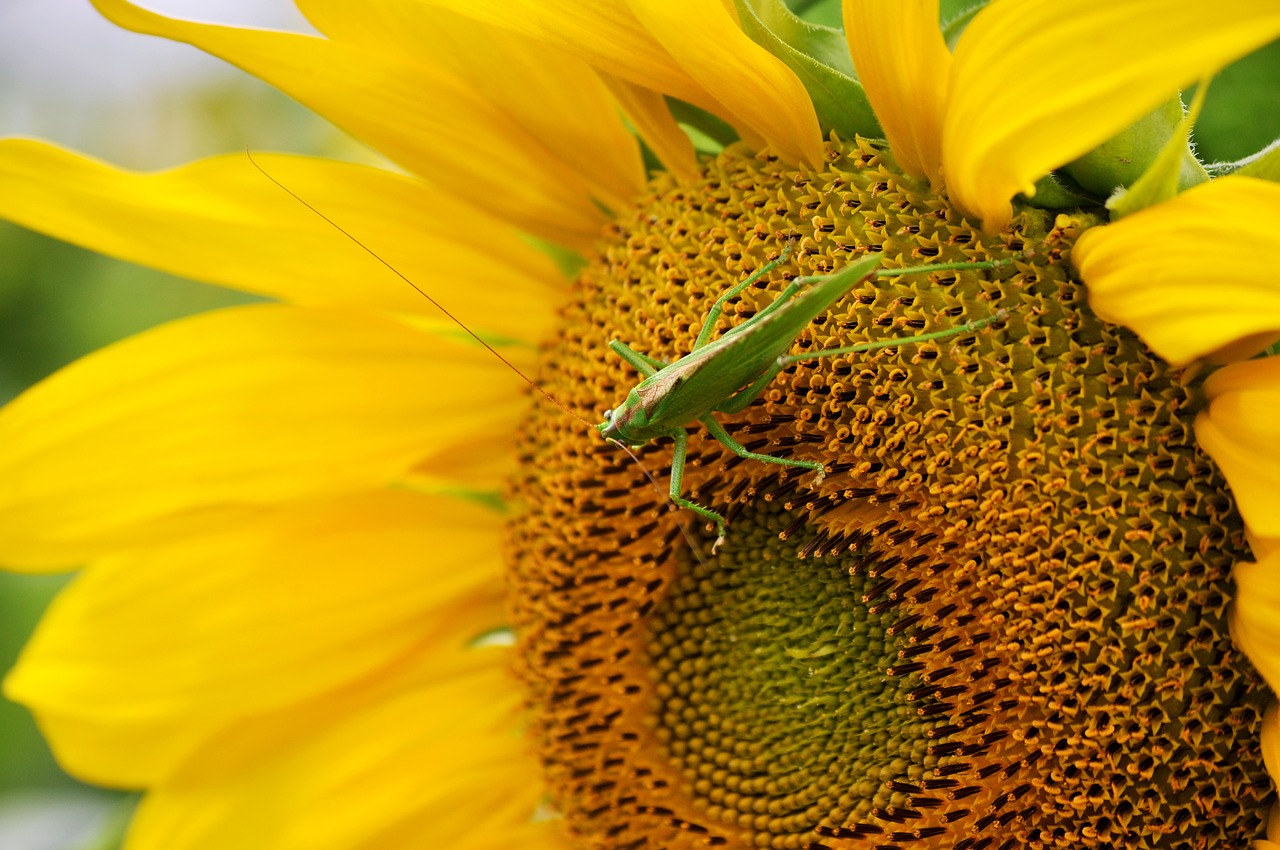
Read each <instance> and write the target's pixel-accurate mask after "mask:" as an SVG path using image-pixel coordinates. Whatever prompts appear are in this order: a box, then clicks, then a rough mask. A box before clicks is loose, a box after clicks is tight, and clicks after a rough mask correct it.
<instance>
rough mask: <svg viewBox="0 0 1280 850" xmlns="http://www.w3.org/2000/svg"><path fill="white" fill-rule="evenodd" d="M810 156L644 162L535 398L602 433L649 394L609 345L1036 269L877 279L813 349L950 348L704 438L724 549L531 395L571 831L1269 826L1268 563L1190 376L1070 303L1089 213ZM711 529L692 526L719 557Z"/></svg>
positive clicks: (666, 845)
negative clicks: (792, 306) (1232, 599)
mask: <svg viewBox="0 0 1280 850" xmlns="http://www.w3.org/2000/svg"><path fill="white" fill-rule="evenodd" d="M829 154H830V156H829V162H828V164H827V166H826V167H825V168H824V169H822V170H820V171H816V172H808V171H796V170H794V169H792V168H791V167H788V166H786V165H784V164H782V163H781V162H779V161H776V160H774V159H771V158H769V157H767V156H761V157H752V156H749V155H746V154H744V153H741V152H738V151H735V150H732V149H731V150H729V151H727V152H725V153H724V154H723V155H721V156H720V158H719V159H717V160H716V161H715V162H713V163H710V164H709V165H708V167H707V170H706V173H705V175H704V177H703V179H702V180H701V181H699V182H697V183H692V184H687V183H680V182H678V181H676V180H675V179H673V178H670V177H659V178H657V179H656V180H655V181H654V183H653V185H652V187H651V189H652V191H651V195H650V196H649V197H648V198H646V199H645V201H644V202H643V203H642V204H640V205H639V207H638V208H637V210H636V211H635V212H634V213H633V214H631V215H630V216H629V217H624V218H623V219H621V220H620V222H619V223H618V225H617V227H616V231H615V232H614V233H613V234H612V235H611V238H610V241H609V244H608V246H607V248H606V249H605V250H604V251H603V253H602V255H601V256H600V257H599V258H597V259H596V260H594V261H593V262H592V263H591V264H590V265H589V266H588V267H587V269H586V270H585V271H584V272H583V274H582V277H581V279H580V281H579V286H578V289H577V292H576V297H575V299H574V301H573V303H572V304H571V305H570V306H569V308H568V309H567V311H566V314H565V317H564V322H563V332H562V334H561V336H560V337H559V338H558V339H557V340H555V341H554V343H553V344H552V345H551V346H550V347H549V348H548V350H547V352H546V356H545V360H544V368H543V371H542V380H543V381H544V382H545V385H546V387H547V388H548V390H549V391H550V392H551V393H552V394H554V395H556V396H557V397H558V398H560V399H562V400H564V401H566V402H569V403H571V404H572V405H574V406H576V407H577V408H578V409H579V410H581V412H582V413H583V415H584V416H586V417H587V418H588V419H592V420H598V419H599V418H600V417H601V414H602V412H603V411H604V410H605V409H606V408H608V407H611V406H613V404H614V403H616V401H617V399H619V398H621V396H622V395H623V394H625V391H626V389H627V388H628V387H629V386H631V385H633V384H634V383H635V382H636V380H637V377H636V376H635V375H634V374H633V373H632V371H631V370H630V369H629V368H628V367H627V366H625V364H622V363H620V362H619V361H618V360H617V359H616V358H614V357H612V356H611V355H610V354H609V352H608V349H607V347H606V344H607V342H608V340H609V339H611V338H617V339H621V340H624V341H626V342H627V343H628V344H630V345H631V346H632V347H633V348H634V349H636V350H637V351H641V352H644V353H646V354H648V355H650V356H652V357H658V358H662V359H667V360H670V359H673V358H675V357H677V356H679V355H680V354H683V353H685V352H686V351H687V350H688V347H689V345H690V344H691V343H692V340H693V338H694V336H695V335H696V334H697V331H698V327H699V324H700V322H701V317H702V315H703V314H704V312H705V311H706V309H707V308H708V307H709V306H710V304H711V302H712V301H713V300H714V299H715V298H716V297H717V296H718V295H719V293H720V292H722V291H723V290H724V289H725V288H726V287H728V286H729V285H731V284H732V283H733V282H735V281H736V280H739V279H741V278H742V277H743V276H745V275H746V274H748V273H749V272H751V271H752V270H753V269H755V268H758V267H759V266H760V265H762V264H763V263H764V262H766V261H767V259H769V258H771V257H774V256H776V255H777V253H778V251H779V250H780V248H781V246H782V244H783V242H784V240H786V239H795V240H797V243H796V244H797V248H796V250H795V251H793V253H792V256H791V257H789V258H788V263H787V264H786V265H784V266H782V267H781V268H779V269H778V270H777V272H775V273H774V274H773V275H771V276H770V277H769V278H768V279H767V280H765V281H762V282H761V286H760V288H759V289H758V290H756V291H748V292H746V293H744V294H743V296H742V297H741V299H740V300H739V301H738V302H737V303H736V304H735V305H733V307H732V308H731V309H730V310H729V311H727V319H726V320H725V324H724V327H728V326H729V325H730V324H733V323H737V322H740V321H743V320H744V319H746V318H748V317H750V316H751V315H752V314H754V312H755V311H757V310H759V309H760V308H761V307H763V306H764V305H765V304H767V303H768V302H769V300H770V299H771V298H772V297H773V296H774V295H776V293H777V292H778V291H779V290H780V288H781V286H782V285H783V284H784V283H785V281H786V280H787V279H789V278H791V277H794V276H796V275H798V274H814V273H823V272H826V271H830V270H833V269H836V268H838V267H840V266H841V265H842V264H844V263H846V262H847V261H848V260H849V259H851V258H853V257H857V256H861V255H862V254H864V253H865V252H867V251H877V252H880V254H881V255H882V256H883V258H884V264H885V265H886V266H901V265H913V264H918V263H922V262H930V261H937V262H946V261H961V260H983V259H989V258H993V257H994V258H999V257H1007V256H1018V257H1019V259H1018V261H1017V262H1016V263H1015V264H1014V265H1013V266H1012V267H1010V268H1005V269H1001V270H1000V271H998V272H983V273H974V272H969V271H966V272H939V273H933V274H929V275H917V276H911V277H904V278H894V279H880V280H874V279H873V280H869V281H867V282H865V283H864V284H862V285H860V286H859V287H857V288H856V289H855V290H854V291H853V292H852V293H851V294H850V296H849V297H848V298H847V299H845V300H844V301H843V302H841V303H840V304H838V305H837V306H836V307H835V308H834V309H833V310H832V311H831V312H830V313H829V314H828V315H826V316H825V317H822V318H820V319H819V320H818V321H816V322H815V323H814V324H813V325H812V326H811V328H810V330H809V331H808V332H806V334H804V335H803V336H802V337H801V338H800V340H799V341H798V343H797V350H805V349H808V350H819V349H824V348H833V347H837V346H843V345H850V344H852V343H856V342H860V341H864V340H870V339H878V338H883V337H885V336H909V335H911V334H913V333H920V332H925V331H933V330H940V329H943V328H947V327H951V326H954V325H956V324H960V323H963V322H965V321H968V320H973V319H981V318H985V317H987V316H990V315H991V314H992V312H993V311H996V310H999V309H1003V310H1007V311H1008V317H1007V319H1005V320H1002V321H1000V322H997V323H995V324H993V325H991V326H990V327H988V328H984V329H983V330H980V331H975V332H974V333H972V334H966V335H962V336H958V337H954V338H951V339H947V340H943V341H941V342H939V343H936V344H927V343H926V344H920V345H911V346H901V347H898V348H891V349H885V350H881V351H878V352H874V353H871V354H866V355H854V356H850V357H848V358H836V359H831V360H817V361H811V362H802V363H798V364H795V365H794V366H792V367H790V368H789V369H787V370H786V371H785V372H784V373H783V374H782V375H780V376H779V377H778V379H777V380H776V381H775V382H774V384H773V385H772V386H771V387H770V388H769V389H768V390H767V391H766V392H765V393H764V394H763V395H762V396H761V398H760V399H759V400H758V401H757V403H756V404H754V405H753V406H752V407H751V408H749V409H748V410H747V411H746V412H744V413H742V414H740V415H737V416H732V417H726V418H725V421H726V424H727V427H728V429H729V431H730V432H731V433H733V434H734V435H735V436H736V437H737V439H739V440H740V441H741V442H743V443H745V444H746V445H747V446H748V448H751V449H753V450H756V451H761V452H765V453H769V454H775V455H786V456H790V457H795V458H802V459H807V460H818V461H821V462H822V463H824V464H825V465H826V467H827V470H828V473H829V474H828V475H827V476H826V478H825V480H823V481H821V482H820V483H818V482H816V481H815V480H814V476H812V475H811V474H809V473H805V472H803V471H789V470H783V469H780V468H779V467H776V466H770V465H765V464H761V463H758V462H750V461H742V460H740V459H738V458H737V457H735V456H734V455H732V454H731V453H730V452H728V451H727V450H726V449H725V448H724V447H723V446H721V445H720V444H719V443H716V442H715V441H713V440H710V439H709V438H706V436H705V435H704V434H702V433H701V430H700V429H695V430H694V431H693V432H692V433H693V434H694V436H692V438H691V455H692V459H691V462H690V466H689V468H688V470H687V473H686V488H687V489H688V490H691V491H692V493H693V496H694V498H696V499H697V500H698V501H699V502H700V503H701V504H707V505H709V506H711V507H713V508H714V509H716V510H720V511H723V512H725V513H726V514H727V515H728V516H729V518H730V526H729V536H728V541H727V543H726V545H725V546H724V548H723V549H722V550H721V551H720V552H719V553H717V554H716V555H714V556H712V555H711V554H710V553H709V547H703V551H702V553H701V554H700V555H699V554H697V553H694V552H691V550H690V546H689V544H688V541H687V540H686V539H684V538H683V537H682V535H681V532H680V530H679V526H680V525H681V524H682V523H683V524H687V525H691V526H694V527H695V528H696V526H697V523H696V522H690V519H691V518H690V516H689V515H688V514H686V513H676V512H672V511H671V510H669V506H668V504H667V502H666V500H665V498H664V497H663V492H664V491H665V476H666V473H667V468H668V465H669V463H670V447H669V446H668V445H654V446H650V447H647V448H646V449H645V450H644V451H643V452H642V453H641V456H642V458H643V462H644V464H645V466H646V467H647V468H648V470H649V471H650V472H652V473H653V474H654V475H655V476H656V477H657V478H658V479H659V483H658V486H656V487H655V486H654V485H653V484H652V483H651V482H650V481H649V480H647V478H646V473H645V470H643V469H641V468H639V467H638V466H637V465H636V464H635V463H633V462H632V461H631V460H630V459H629V458H627V457H626V456H625V455H623V454H621V453H620V452H618V451H617V450H616V449H615V448H613V447H612V446H609V445H607V444H604V443H603V442H602V441H601V440H600V439H599V438H598V435H596V434H595V433H593V432H588V431H587V429H584V428H582V427H581V425H580V423H577V422H574V421H573V420H571V419H569V417H566V416H564V415H563V414H562V413H561V412H559V411H556V410H555V409H553V408H550V407H549V406H541V407H540V408H539V409H538V410H537V412H536V413H535V414H534V415H533V417H532V419H531V420H530V423H529V426H528V428H527V430H526V432H525V436H524V438H523V441H522V464H523V465H522V472H521V474H520V476H519V477H518V479H517V481H516V483H515V487H514V491H515V493H516V495H517V496H518V498H519V501H520V502H521V506H522V508H521V511H520V512H519V513H518V514H517V515H516V517H515V519H514V520H513V521H512V524H511V535H510V544H509V545H510V552H511V562H512V564H513V568H512V579H513V582H514V585H515V591H516V592H515V593H514V594H513V596H514V598H515V600H516V603H515V610H514V617H515V620H516V623H517V627H518V631H519V635H520V656H521V658H522V662H521V672H522V675H523V677H524V679H525V681H526V682H527V684H528V687H529V689H530V694H531V697H530V705H531V709H532V717H533V722H532V730H533V734H534V735H535V738H536V740H537V741H538V742H539V747H540V750H541V753H542V756H543V759H544V762H545V764H546V768H547V773H548V776H549V778H550V782H551V786H552V788H553V792H554V797H555V802H556V805H557V806H558V807H559V808H560V809H561V811H563V813H564V815H565V817H566V822H567V824H568V826H569V828H570V830H571V832H572V833H573V834H574V835H575V836H576V837H577V838H578V840H579V841H580V843H581V844H582V845H583V846H585V847H593V848H611V850H624V848H627V850H639V848H652V849H653V850H658V848H661V849H662V850H679V848H686V847H703V846H708V845H711V846H726V847H744V848H745V847H762V846H767V847H778V848H822V847H831V848H845V847H880V848H893V847H912V848H917V847H921V848H923V847H948V848H958V850H980V848H996V847H1045V848H1049V847H1052V848H1073V850H1074V848H1082V847H1120V848H1156V847H1167V848H1173V847H1178V848H1184V847H1186V848H1194V847H1206V848H1207V847H1220V846H1243V844H1244V843H1245V842H1246V841H1247V840H1249V839H1252V838H1256V837H1259V836H1260V834H1261V832H1262V825H1263V822H1264V819H1265V816H1266V806H1267V802H1268V801H1269V800H1270V799H1271V796H1272V789H1271V783H1270V781H1269V779H1268V778H1267V775H1266V772H1265V770H1264V768H1263V765H1262V760H1261V756H1260V750H1259V744H1258V734H1259V729H1260V724H1261V719H1262V709H1263V707H1264V705H1265V703H1266V701H1267V698H1268V696H1267V691H1266V688H1265V686H1264V685H1263V684H1262V683H1261V680H1260V679H1259V678H1258V676H1257V675H1256V674H1255V673H1254V672H1253V671H1252V669H1251V668H1250V667H1249V666H1248V664H1247V663H1246V662H1245V661H1244V659H1243V657H1242V656H1241V655H1240V654H1239V653H1237V652H1236V651H1235V650H1234V648H1233V647H1232V645H1231V642H1230V639H1229V637H1228V635H1227V627H1226V619H1225V612H1226V607H1227V602H1228V597H1229V594H1230V586H1229V583H1228V574H1229V569H1230V566H1231V564H1232V563H1233V561H1235V560H1236V559H1238V558H1239V557H1241V555H1242V554H1243V553H1244V552H1245V551H1246V550H1245V548H1244V547H1245V543H1244V539H1243V533H1242V528H1241V523H1240V520H1239V518H1238V516H1237V515H1236V513H1235V511H1234V508H1233V506H1232V503H1231V500H1230V499H1229V497H1228V496H1227V494H1226V491H1225V486H1224V483H1223V480H1222V478H1221V476H1220V475H1219V474H1218V472H1217V471H1216V470H1215V468H1214V467H1213V465H1212V463H1211V462H1210V461H1209V460H1208V459H1207V458H1206V457H1205V456H1204V455H1203V454H1202V453H1201V452H1200V451H1199V450H1198V449H1197V448H1196V446H1195V442H1194V438H1193V435H1192V431H1191V421H1192V419H1193V417H1194V413H1195V410H1194V401H1193V400H1194V397H1195V390H1194V386H1193V385H1192V384H1189V383H1188V381H1189V377H1188V375H1187V374H1184V373H1182V372H1179V371H1175V370H1171V369H1170V368H1168V367H1167V366H1166V365H1165V364H1163V363H1162V362H1161V361H1159V360H1158V359H1156V358H1155V357H1154V356H1153V355H1151V354H1150V353H1149V352H1148V351H1146V349H1145V348H1143V346H1142V345H1141V344H1140V343H1139V342H1138V341H1137V340H1136V339H1135V338H1134V337H1133V336H1132V335H1131V334H1129V333H1127V332H1125V331H1123V330H1121V329H1119V328H1116V327H1113V326H1110V325H1105V324H1103V323H1102V322H1100V321H1099V320H1098V319H1097V318H1096V317H1094V316H1093V315H1092V314H1091V313H1090V312H1089V310H1088V308H1087V307H1086V305H1085V298H1084V292H1083V289H1082V287H1081V285H1080V284H1078V283H1077V282H1075V281H1073V280H1072V279H1071V278H1070V276H1069V274H1068V272H1067V270H1066V269H1067V265H1066V263H1065V258H1066V255H1067V253H1068V252H1069V251H1070V247H1071V244H1072V242H1073V240H1074V238H1075V237H1076V236H1077V235H1078V234H1079V232H1080V231H1081V230H1082V229H1083V228H1086V227H1088V226H1089V225H1090V224H1092V223H1093V222H1092V221H1091V220H1090V219H1088V218H1087V217H1085V216H1076V217H1067V216H1060V217H1058V218H1057V219H1054V220H1051V219H1049V218H1047V217H1046V216H1045V215H1044V214H1041V213H1039V212H1036V211H1034V210H1028V211H1024V212H1022V213H1021V214H1020V215H1019V216H1018V217H1017V218H1016V219H1015V221H1014V223H1013V225H1012V226H1011V228H1009V229H1008V230H1006V231H1005V232H1004V233H1002V234H1000V235H999V236H996V237H988V236H984V235H982V234H981V232H980V231H979V230H977V229H976V228H975V227H974V226H972V225H971V224H970V223H968V222H966V221H964V220H963V219H962V218H961V216H959V215H958V214H957V213H956V212H954V211H953V210H952V209H950V208H949V207H948V205H947V204H946V202H945V201H944V200H942V199H939V198H936V197H933V196H930V195H929V194H928V193H927V190H926V189H924V188H922V187H919V186H916V185H913V184H912V183H910V182H909V181H907V180H905V179H904V178H902V177H901V176H900V175H899V174H897V173H896V171H895V170H894V169H893V168H892V164H891V163H889V162H887V161H885V159H884V157H883V156H882V155H881V154H880V153H879V152H878V151H877V150H876V149H875V148H873V147H871V146H870V145H868V144H865V143H862V144H857V145H838V144H833V145H832V146H831V147H830V148H829ZM704 542H705V539H704Z"/></svg>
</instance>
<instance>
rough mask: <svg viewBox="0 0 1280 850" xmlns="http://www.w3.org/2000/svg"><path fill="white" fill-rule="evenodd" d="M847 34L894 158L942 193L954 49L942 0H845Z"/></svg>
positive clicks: (872, 105) (909, 172) (854, 62)
mask: <svg viewBox="0 0 1280 850" xmlns="http://www.w3.org/2000/svg"><path fill="white" fill-rule="evenodd" d="M844 30H845V36H846V38H848V40H849V52H850V54H851V55H852V56H853V65H854V67H855V68H856V69H857V71H858V79H859V80H860V81H861V82H862V85H863V86H864V87H865V88H866V91H867V99H868V100H870V101H871V108H872V109H874V110H875V113H876V117H877V118H879V119H880V126H881V127H883V128H884V133H885V138H886V140H887V141H888V142H889V148H890V149H891V150H892V151H893V157H894V159H895V160H896V161H897V162H898V164H899V165H900V166H902V168H903V170H904V171H906V172H907V173H908V174H913V175H915V176H917V177H926V178H928V180H929V182H930V183H931V184H933V186H934V188H935V189H940V188H941V187H942V118H943V115H944V112H945V107H946V96H947V78H948V74H949V73H950V70H951V51H950V50H948V49H947V44H946V42H945V41H943V38H942V31H941V29H939V27H938V0H904V2H897V3H885V2H881V0H844Z"/></svg>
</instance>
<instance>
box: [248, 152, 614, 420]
mask: <svg viewBox="0 0 1280 850" xmlns="http://www.w3.org/2000/svg"><path fill="white" fill-rule="evenodd" d="M244 155H245V156H247V157H249V162H251V163H253V167H254V168H256V169H258V170H259V171H261V172H262V176H264V177H266V178H267V179H268V180H270V181H271V182H272V183H274V184H276V185H277V186H279V187H280V188H281V189H283V190H284V191H285V192H287V193H288V194H289V196H290V197H292V198H293V199H294V200H295V201H297V202H298V203H300V204H302V205H303V206H304V207H306V208H307V209H309V210H311V211H312V212H313V213H315V214H316V215H318V216H320V217H321V218H322V219H324V220H325V221H327V222H328V223H329V224H330V225H331V226H332V227H333V228H334V229H335V230H337V231H338V232H339V233H341V234H342V235H343V236H345V237H347V238H348V239H350V240H351V241H352V242H354V243H356V244H357V245H359V246H360V248H361V250H363V251H364V252H365V253H366V254H368V255H369V256H370V257H373V258H374V259H375V260H377V261H378V262H380V263H382V265H384V266H386V267H387V268H388V269H390V270H391V272H392V273H393V274H395V276H396V277H398V278H400V279H401V280H403V281H404V282H405V283H407V284H409V285H410V286H412V287H413V288H414V289H415V290H417V292H418V294H419V295H421V296H422V297H423V298H425V299H427V300H428V301H430V302H431V303H432V304H433V305H434V306H435V308H436V309H437V310H439V311H440V312H441V313H444V315H445V316H446V317H448V319H449V321H451V322H453V323H454V324H455V325H457V326H458V327H460V328H462V330H463V331H464V332H465V333H466V334H467V336H469V337H471V338H472V339H474V340H475V341H476V342H478V343H480V344H481V345H483V346H484V347H485V348H486V349H488V350H489V353H490V354H492V355H493V356H494V357H496V358H498V359H499V360H501V361H502V362H503V363H504V364H505V365H506V367H507V368H508V369H510V370H511V371H512V372H515V373H516V374H517V375H519V376H520V378H521V380H523V381H524V382H525V383H526V384H528V385H529V386H531V387H533V388H534V389H535V390H537V391H538V392H539V393H541V394H542V397H543V398H545V399H546V400H547V401H549V402H551V403H552V404H554V405H555V406H556V407H558V408H560V409H561V410H563V411H564V412H565V413H567V414H569V415H570V416H572V417H573V418H574V419H576V420H578V421H579V422H581V423H582V424H584V425H586V426H588V427H591V428H594V427H596V426H595V423H593V422H588V421H587V420H586V419H584V418H583V417H582V416H580V415H578V414H577V413H576V412H575V411H573V410H570V409H569V408H568V407H567V406H566V405H565V404H564V403H563V402H561V401H560V400H559V399H558V398H556V397H555V396H553V395H552V394H551V393H549V392H547V391H546V390H544V389H543V388H542V387H540V386H539V385H538V382H537V381H535V380H533V378H530V377H529V376H528V375H526V374H525V373H524V372H522V371H520V369H519V367H517V366H516V365H515V364H514V363H512V362H511V361H510V360H508V359H507V358H506V357H504V356H503V355H502V353H501V352H500V351H498V349H496V348H494V347H493V346H492V345H490V344H489V343H487V342H485V341H484V338H483V337H481V336H480V335H479V334H478V333H476V332H475V331H473V330H471V328H469V327H467V325H466V323H464V322H463V321H462V320H461V319H459V318H458V317H457V316H455V315H453V314H452V313H450V312H449V310H448V309H447V308H446V307H445V306H444V305H443V304H441V303H440V302H439V301H437V300H436V299H434V298H432V297H431V296H430V295H429V294H427V292H426V290H424V289H423V288H422V287H420V286H418V284H416V283H414V282H413V281H412V280H411V279H410V278H409V276H408V275H406V274H405V273H404V272H402V271H400V270H399V269H398V268H396V267H395V266H393V265H391V263H389V262H387V261H386V260H384V259H383V258H382V257H380V256H378V252H377V251H375V250H373V249H372V248H370V247H369V246H368V245H366V244H364V243H363V242H361V241H360V240H359V239H357V238H356V237H354V236H352V235H351V233H349V232H348V231H347V230H346V229H345V228H344V227H343V226H342V225H340V224H338V223H337V222H336V221H334V220H333V219H331V218H329V216H327V215H325V214H324V213H322V212H320V210H318V209H316V208H315V207H314V206H312V205H311V204H310V203H308V202H307V200H306V199H305V198H303V197H302V196H300V195H299V194H298V193H297V192H295V191H293V190H292V189H290V188H289V187H288V186H286V185H284V184H283V183H281V182H280V181H279V180H277V179H276V178H274V177H272V176H271V174H270V173H269V172H268V171H267V170H266V169H265V168H263V167H262V166H261V165H259V164H258V161H257V160H256V159H254V158H253V154H252V153H250V152H249V149H248V148H246V149H245V152H244Z"/></svg>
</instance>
